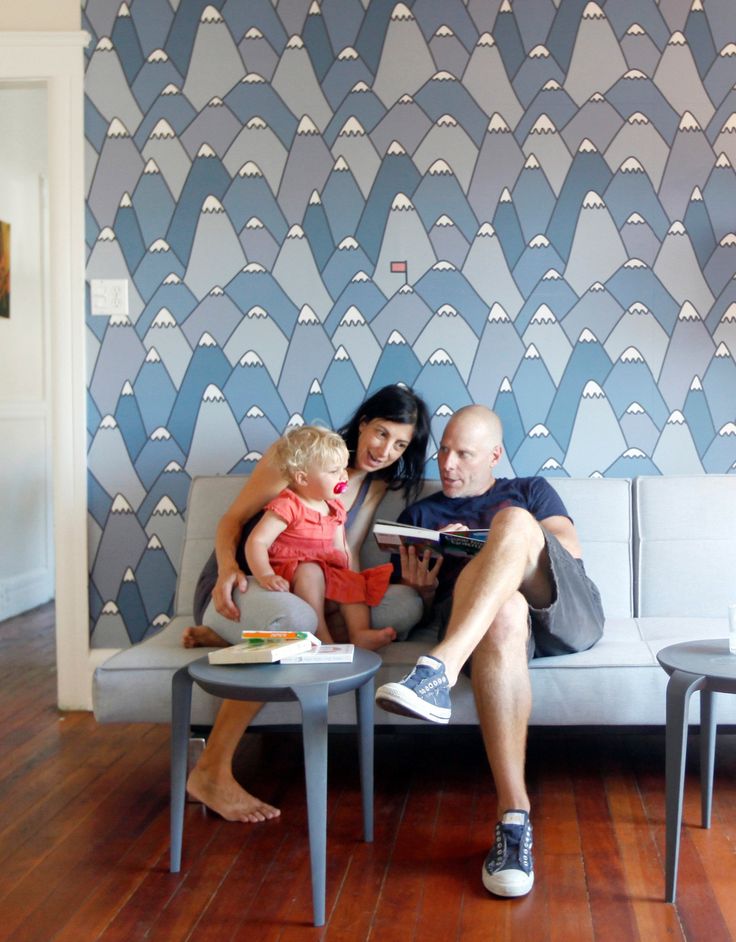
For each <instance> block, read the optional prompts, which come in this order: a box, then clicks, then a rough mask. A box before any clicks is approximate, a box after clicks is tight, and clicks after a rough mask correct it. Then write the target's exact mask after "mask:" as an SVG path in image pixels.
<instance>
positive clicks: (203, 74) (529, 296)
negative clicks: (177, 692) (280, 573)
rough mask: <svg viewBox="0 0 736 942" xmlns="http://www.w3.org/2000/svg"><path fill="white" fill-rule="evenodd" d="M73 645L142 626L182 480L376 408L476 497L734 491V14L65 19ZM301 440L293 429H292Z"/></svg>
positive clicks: (147, 13)
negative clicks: (77, 455)
mask: <svg viewBox="0 0 736 942" xmlns="http://www.w3.org/2000/svg"><path fill="white" fill-rule="evenodd" d="M84 24H85V28H86V29H87V30H88V31H89V32H90V35H91V42H90V45H89V48H88V50H87V51H86V100H85V117H84V122H85V124H84V130H85V158H86V159H85V170H84V172H85V179H86V185H87V204H86V250H87V277H88V279H92V278H95V279H96V278H115V279H124V280H127V282H128V297H129V310H128V313H127V316H123V317H116V318H101V317H96V316H92V315H91V313H90V310H89V303H88V304H87V312H86V336H87V363H88V389H87V394H88V421H87V429H88V463H89V482H90V483H89V491H88V509H89V521H90V526H89V534H90V602H91V606H90V610H91V620H92V624H91V629H92V632H93V633H92V638H93V643H94V644H99V645H103V644H110V645H114V646H119V645H122V644H124V643H126V639H127V641H136V640H140V638H142V637H144V636H145V635H146V634H147V633H149V632H150V631H154V630H157V627H158V626H160V625H161V624H163V623H164V622H165V619H166V617H167V614H168V613H169V612H170V610H171V604H172V598H173V585H174V580H175V569H176V566H177V564H178V554H179V549H180V546H181V538H182V533H183V526H184V514H185V512H186V492H187V488H188V485H189V481H190V477H191V476H192V475H193V474H198V473H221V474H225V473H229V472H231V471H233V470H237V471H239V472H245V473H247V472H248V471H249V470H251V469H252V467H253V466H254V464H255V462H256V461H257V460H258V457H259V456H260V455H261V454H262V453H263V452H264V451H265V450H266V449H267V448H268V446H269V445H270V444H271V442H272V441H273V440H274V439H275V438H277V437H278V435H279V434H281V432H283V430H284V429H285V428H286V427H287V425H288V424H289V422H290V421H299V422H303V421H307V422H310V421H320V422H323V423H325V424H327V425H331V426H333V427H337V426H339V425H340V424H341V423H343V422H345V421H346V420H347V419H348V418H349V417H350V416H351V414H352V413H353V411H354V410H355V409H356V408H357V407H358V405H359V404H360V402H361V401H362V400H363V399H364V398H365V397H366V396H367V395H369V394H371V393H372V392H374V391H376V390H377V389H379V388H380V387H381V386H383V385H385V384H386V383H390V382H401V383H404V384H406V385H410V386H414V387H415V388H416V389H417V391H418V392H419V393H420V394H422V395H423V396H424V397H425V398H426V400H427V403H428V406H429V408H430V413H431V415H432V441H431V444H430V448H429V452H430V454H429V455H428V463H427V468H426V473H427V474H428V475H430V476H431V475H436V474H437V464H436V458H435V457H434V454H435V452H436V449H437V445H438V442H439V439H440V438H441V435H442V429H443V428H444V424H445V423H446V421H447V419H448V417H449V415H450V414H451V413H452V411H454V410H455V409H457V408H458V407H460V406H462V405H464V404H466V403H470V402H480V403H485V404H487V405H489V406H491V407H495V409H496V410H497V411H498V413H499V415H500V416H501V418H502V420H503V422H504V426H505V445H506V449H505V455H504V463H503V467H502V468H501V469H500V470H499V473H501V471H503V473H504V474H537V473H540V474H543V475H548V476H550V477H558V476H578V475H584V476H587V475H591V474H594V475H611V476H619V475H627V476H631V475H636V474H671V473H685V472H698V473H714V472H717V473H733V469H734V462H736V451H735V450H734V449H736V431H735V430H734V423H736V415H735V414H734V411H733V408H734V407H733V403H734V402H735V401H736V366H735V365H734V357H735V356H736V314H734V311H736V227H735V226H734V218H736V217H735V214H734V210H735V208H736V171H735V170H734V167H736V17H734V13H733V3H732V0H709V2H708V3H707V4H705V3H701V2H699V0H697V2H695V3H690V4H688V3H687V2H686V0H666V2H664V0H663V2H660V3H656V2H654V0H642V2H640V3H614V2H612V0H608V2H604V0H597V2H595V0H586V2H582V0H554V2H551V0H527V2H526V3H517V4H513V3H510V2H508V0H503V2H499V0H494V2H489V3H485V2H480V0H469V2H462V0H448V2H447V3H443V4H438V3H434V2H426V0H416V2H413V3H409V2H408V0H407V2H402V0H392V2H390V3H377V2H368V0H363V2H360V0H350V2H347V0H346V2H344V3H338V2H336V0H323V2H319V3H309V4H308V3H293V2H292V3H286V2H284V3H271V2H268V0H258V2H253V3H243V4H239V3H214V2H213V3H208V2H207V0H201V2H197V3H192V4H185V3H180V2H178V0H149V2H147V3H137V2H136V3H127V4H126V3H123V4H121V3H120V0H95V3H88V4H86V7H85V12H84ZM295 417H298V419H297V418H295Z"/></svg>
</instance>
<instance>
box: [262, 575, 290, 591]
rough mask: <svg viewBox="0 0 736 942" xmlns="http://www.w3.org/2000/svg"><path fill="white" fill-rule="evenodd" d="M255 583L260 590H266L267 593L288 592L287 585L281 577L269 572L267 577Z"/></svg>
mask: <svg viewBox="0 0 736 942" xmlns="http://www.w3.org/2000/svg"><path fill="white" fill-rule="evenodd" d="M257 581H258V585H259V586H260V587H261V588H262V589H268V591H269V592H288V591H289V583H288V582H287V581H286V579H284V577H283V576H277V575H276V573H275V572H270V573H269V574H268V575H267V576H261V577H260V579H258V580H257Z"/></svg>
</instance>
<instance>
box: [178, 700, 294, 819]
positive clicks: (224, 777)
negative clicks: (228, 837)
mask: <svg viewBox="0 0 736 942" xmlns="http://www.w3.org/2000/svg"><path fill="white" fill-rule="evenodd" d="M262 706H263V704H262V703H250V702H248V701H245V700H223V701H222V705H221V707H220V710H219V712H218V714H217V719H216V720H215V725H214V726H213V727H212V732H211V733H210V736H209V738H208V740H207V745H206V746H205V749H204V752H203V753H202V755H201V756H200V758H199V761H198V762H197V764H196V765H195V767H194V768H193V769H192V771H191V773H190V775H189V779H188V780H187V792H188V793H189V794H190V795H191V797H192V798H194V799H196V800H197V801H201V802H202V803H203V804H205V805H207V807H208V808H210V809H211V810H212V811H216V812H217V814H219V815H222V817H223V818H225V820H226V821H244V822H246V823H251V824H255V823H256V822H257V821H266V820H267V819H268V818H277V817H278V816H279V815H280V814H281V812H280V811H279V809H278V808H274V807H273V806H272V805H269V804H267V803H266V802H265V801H261V800H260V799H259V798H256V797H255V795H251V793H250V792H248V791H246V790H245V789H244V788H243V787H242V786H241V785H240V784H239V783H238V782H237V781H236V779H235V776H234V775H233V756H234V755H235V750H236V748H237V746H238V743H239V742H240V740H241V738H242V736H243V733H244V732H245V730H246V729H247V728H248V725H249V723H250V722H251V720H252V719H253V717H254V716H255V715H256V713H258V711H259V710H260V709H261V707H262Z"/></svg>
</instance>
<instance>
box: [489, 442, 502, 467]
mask: <svg viewBox="0 0 736 942" xmlns="http://www.w3.org/2000/svg"><path fill="white" fill-rule="evenodd" d="M501 455H503V445H494V446H493V448H492V449H491V467H492V468H495V467H496V465H497V464H498V462H499V461H500V460H501Z"/></svg>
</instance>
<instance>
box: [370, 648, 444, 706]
mask: <svg viewBox="0 0 736 942" xmlns="http://www.w3.org/2000/svg"><path fill="white" fill-rule="evenodd" d="M376 703H377V704H378V705H379V706H380V707H383V709H384V710H387V711H388V712H389V713H399V714H401V715H402V716H417V717H419V719H421V720H429V721H430V722H432V723H449V722H450V713H451V712H452V710H451V707H450V685H449V683H448V682H447V677H446V675H445V665H444V664H443V663H442V661H440V660H438V659H437V658H436V657H431V656H429V655H425V654H423V655H422V656H421V657H420V658H419V660H418V661H417V664H416V667H415V668H414V670H413V671H412V672H411V673H410V674H407V675H406V677H404V679H403V680H400V681H399V682H398V683H391V684H383V686H382V687H379V688H378V690H377V691H376Z"/></svg>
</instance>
